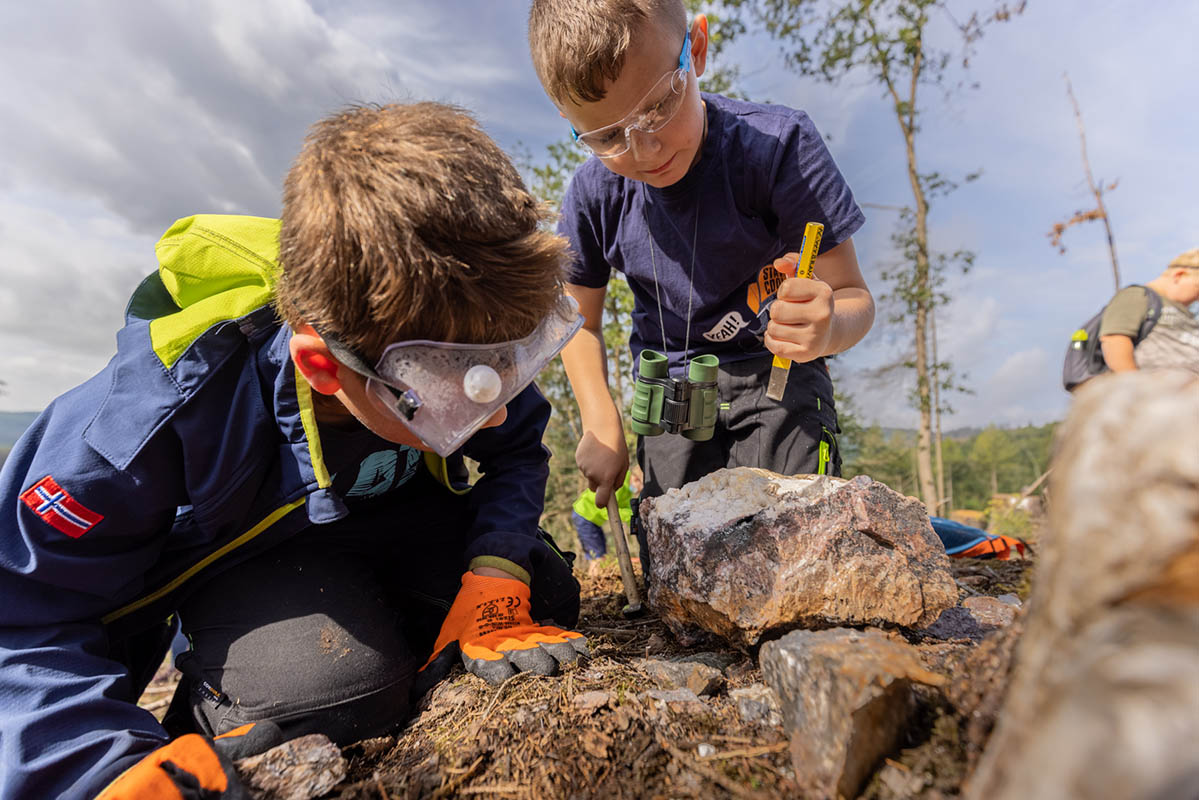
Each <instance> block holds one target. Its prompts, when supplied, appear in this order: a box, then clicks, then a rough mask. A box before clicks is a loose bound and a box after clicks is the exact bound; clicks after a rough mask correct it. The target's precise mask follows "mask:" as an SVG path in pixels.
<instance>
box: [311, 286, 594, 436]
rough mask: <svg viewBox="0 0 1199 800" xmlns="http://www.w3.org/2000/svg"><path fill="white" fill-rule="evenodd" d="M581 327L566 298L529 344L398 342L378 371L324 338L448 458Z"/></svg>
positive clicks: (369, 388)
mask: <svg viewBox="0 0 1199 800" xmlns="http://www.w3.org/2000/svg"><path fill="white" fill-rule="evenodd" d="M582 325H583V317H582V316H581V315H580V314H579V304H578V303H577V302H575V300H574V298H573V297H570V296H568V295H562V296H561V297H560V298H559V300H558V302H557V304H556V305H555V307H554V309H553V310H552V311H551V312H550V314H549V315H548V316H547V317H546V318H545V319H544V320H542V321H541V323H540V324H539V325H538V326H537V328H536V329H535V330H534V331H533V332H532V333H530V334H529V335H528V336H526V337H524V338H523V339H516V340H514V341H510V342H497V343H495V344H461V343H458V342H432V341H427V340H423V339H422V340H414V341H410V342H396V343H395V344H391V345H388V346H387V349H386V350H384V351H383V355H382V356H381V357H380V358H379V362H378V363H377V364H376V365H375V367H374V369H371V367H370V366H369V365H367V364H366V362H365V361H363V359H362V358H361V357H360V356H358V354H357V353H355V352H354V351H353V350H351V349H349V348H347V347H346V346H345V345H343V344H341V343H340V342H338V341H337V339H336V338H335V337H330V336H325V335H324V334H322V338H323V339H324V341H325V344H326V345H327V346H328V348H329V352H331V353H332V354H333V356H334V357H335V358H336V359H337V360H338V361H339V362H341V363H342V364H344V365H345V366H346V367H349V368H350V369H351V370H353V371H354V372H357V373H358V374H360V375H362V376H363V377H365V378H366V379H367V380H366V389H367V392H369V393H370V394H371V395H372V396H373V397H374V398H375V399H376V400H378V401H379V403H380V404H381V405H382V406H383V407H384V408H386V409H387V410H388V411H389V412H391V413H392V414H394V415H395V416H396V417H397V418H398V419H400V420H402V421H403V422H404V424H405V425H406V426H407V427H408V428H409V430H411V431H412V432H413V433H415V434H416V435H417V436H419V437H420V439H421V441H423V442H424V443H425V444H426V445H428V446H429V447H431V448H432V449H433V450H434V451H435V452H436V453H437V454H438V455H440V456H443V457H444V456H448V455H449V454H450V453H452V452H454V451H455V450H457V449H458V448H459V447H461V446H462V443H463V442H465V441H466V440H467V439H469V438H470V437H471V436H473V435H474V434H475V433H476V432H477V431H478V430H479V429H480V428H481V427H482V426H483V424H484V423H485V422H487V420H489V419H491V418H492V417H493V416H495V414H496V412H498V411H499V410H500V409H501V408H503V407H504V406H506V405H507V404H508V402H509V401H511V400H512V398H514V397H516V395H518V394H519V393H520V392H521V390H522V389H524V388H525V387H526V386H528V385H529V384H530V383H532V381H533V378H535V377H536V376H537V373H538V372H540V371H541V370H542V369H543V368H544V367H545V366H546V365H547V364H548V363H549V362H550V361H551V360H552V359H553V358H554V356H556V355H558V353H559V352H560V351H561V350H562V348H563V347H565V346H566V343H567V342H569V341H570V337H572V336H574V334H575V332H576V331H577V330H578V329H579V328H580V327H582Z"/></svg>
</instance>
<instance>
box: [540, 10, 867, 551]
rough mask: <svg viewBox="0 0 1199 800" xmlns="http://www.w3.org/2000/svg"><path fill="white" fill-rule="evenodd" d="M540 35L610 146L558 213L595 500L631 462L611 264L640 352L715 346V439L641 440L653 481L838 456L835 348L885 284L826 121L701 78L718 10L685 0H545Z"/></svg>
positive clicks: (678, 481) (567, 111) (582, 456)
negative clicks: (612, 384)
mask: <svg viewBox="0 0 1199 800" xmlns="http://www.w3.org/2000/svg"><path fill="white" fill-rule="evenodd" d="M529 43H530V47H531V49H532V55H533V64H534V66H535V68H536V69H537V74H538V76H539V77H540V79H541V83H542V86H543V87H544V88H545V90H546V93H547V94H548V95H549V97H550V99H551V100H552V101H553V102H554V104H555V105H556V106H557V108H558V110H559V112H560V113H561V114H562V116H563V117H565V118H566V120H567V121H568V122H569V123H570V124H571V132H572V136H573V137H574V138H575V140H576V141H577V142H578V143H579V144H580V145H581V146H583V147H584V148H585V149H587V150H588V151H589V152H590V153H591V154H592V155H594V156H595V157H594V158H591V159H589V160H588V161H587V162H585V163H584V164H583V165H582V166H581V167H579V169H578V171H577V172H576V173H575V175H574V177H573V179H572V180H571V182H570V185H569V187H568V188H567V191H566V195H565V198H564V200H563V203H562V215H561V220H560V223H559V231H560V232H561V233H563V234H565V235H566V236H567V237H568V238H569V239H570V241H571V245H572V248H571V249H572V252H573V255H574V256H575V260H574V261H573V263H572V264H571V265H570V267H569V268H568V270H567V286H566V290H567V292H568V293H569V294H570V295H572V296H573V297H574V298H576V299H577V300H578V301H579V304H580V307H581V311H582V313H583V316H584V318H585V322H584V323H583V330H582V332H581V333H580V335H579V336H577V337H575V339H574V340H573V341H572V342H571V344H570V345H568V346H567V347H566V349H565V350H563V352H562V360H563V363H564V364H565V366H566V370H567V374H568V375H569V377H570V380H571V385H572V388H573V389H574V393H575V397H576V398H577V400H578V404H579V410H580V412H581V415H582V420H583V438H582V440H581V441H580V443H579V445H578V448H577V450H576V453H575V458H576V461H577V462H578V465H579V469H580V470H581V471H582V472H583V474H584V475H585V476H586V477H587V480H588V484H589V485H590V486H591V488H593V489H594V490H595V493H596V502H597V504H598V505H599V506H600V507H603V506H604V505H605V504H606V503H607V500H608V495H609V492H610V491H611V490H612V488H613V487H615V486H619V485H620V484H621V481H622V479H623V476H624V473H625V471H626V470H627V468H628V450H627V448H626V445H625V438H624V432H623V428H622V423H621V415H620V411H619V410H618V408H617V407H616V405H615V404H614V403H613V401H612V399H611V395H610V394H609V391H608V386H607V376H606V370H605V368H604V365H605V349H604V340H603V335H602V332H601V323H602V314H603V301H604V294H605V287H606V285H607V282H608V279H609V276H610V273H611V270H613V269H616V270H619V271H621V272H623V273H624V274H625V277H626V278H627V280H628V283H629V287H630V288H631V289H632V292H633V297H634V310H633V330H632V335H631V339H630V346H631V348H632V351H633V356H634V358H635V359H636V358H639V357H640V355H641V353H642V352H643V351H644V350H646V349H647V348H648V349H653V350H657V349H658V348H661V352H662V353H664V354H665V355H666V357H667V361H668V367H669V371H670V374H671V375H674V376H682V375H686V374H687V364H688V362H689V361H691V360H693V359H694V358H695V357H697V356H706V355H714V356H717V357H718V358H719V362H720V369H719V372H718V373H717V375H716V388H717V391H718V397H719V400H720V401H722V410H721V411H720V412H719V415H718V417H717V420H716V424H715V429H714V432H713V435H712V436H711V438H709V439H707V440H706V441H699V440H693V439H690V438H686V437H684V436H675V435H665V436H641V437H640V438H639V440H638V444H637V457H638V461H639V462H640V464H641V466H642V468H643V470H644V472H645V488H644V490H643V493H642V496H643V497H653V496H654V495H659V494H662V493H663V492H664V491H666V490H667V489H670V488H673V487H678V486H682V485H683V484H684V483H687V482H690V481H693V480H696V479H698V478H700V477H702V476H703V475H706V474H708V473H710V472H712V471H714V470H717V469H720V468H722V467H734V466H756V467H764V468H767V469H771V470H774V471H776V472H780V473H784V474H794V473H800V472H805V473H829V474H839V470H840V458H839V456H838V454H837V450H836V440H835V433H836V432H837V431H838V427H837V417H836V412H835V410H834V406H833V388H832V382H831V380H830V378H829V373H828V369H827V368H826V366H825V363H824V358H825V356H829V355H832V354H834V353H839V352H842V351H843V350H846V349H848V348H849V347H851V346H853V345H854V344H855V343H857V342H858V341H859V340H860V339H861V338H862V337H863V336H865V334H866V332H867V331H868V330H869V329H870V326H871V324H872V323H873V319H874V301H873V299H872V297H871V294H870V291H869V289H868V288H867V286H866V282H865V280H864V279H863V277H862V274H861V272H860V270H859V268H858V262H857V257H856V255H855V254H854V247H853V241H852V239H851V237H852V235H853V233H854V232H855V231H857V229H858V228H859V227H861V225H862V224H863V221H864V217H863V216H862V212H861V210H860V209H859V208H858V206H857V204H856V203H855V202H854V199H853V194H852V192H850V189H849V186H848V185H846V183H845V181H844V179H843V178H842V177H841V174H840V172H839V171H838V169H837V166H836V164H835V163H834V162H833V159H832V157H831V156H830V155H829V152H828V150H827V149H826V148H825V146H824V143H823V141H822V139H821V137H820V134H819V133H818V132H817V131H816V129H815V127H814V126H813V124H812V122H811V120H810V119H808V117H807V115H806V114H804V113H803V112H801V111H794V110H792V109H789V108H785V107H782V106H768V105H759V104H756V103H748V102H743V101H740V100H732V99H730V98H727V97H722V96H720V95H716V94H710V93H706V92H700V90H699V86H698V80H699V76H700V75H702V74H703V71H704V66H705V63H706V58H707V47H708V24H707V19H706V18H705V17H704V16H703V15H699V16H697V17H696V18H695V20H694V21H693V22H692V23H691V24H690V25H688V24H687V14H686V9H685V8H684V6H683V3H682V0H587V1H586V2H579V0H533V4H532V8H531V11H530V14H529ZM582 54H585V55H582ZM808 222H819V223H822V224H823V226H824V235H823V248H822V249H821V252H820V254H819V255H818V257H817V258H816V260H815V274H814V277H812V278H811V279H808V278H802V277H787V276H788V275H791V276H794V275H795V268H796V260H797V259H798V251H799V250H800V245H801V242H802V240H803V234H804V229H805V225H806V224H807V223H808ZM772 353H773V354H777V355H779V356H783V357H785V358H788V359H791V360H792V361H794V362H795V365H794V367H793V368H792V369H791V370H790V374H789V378H788V384H789V385H788V386H787V388H786V391H785V392H784V394H783V399H782V401H781V402H776V401H775V400H771V399H769V398H766V397H764V393H765V390H766V388H767V382H768V378H769V375H770V370H771V364H772V355H771V354H772ZM648 555H649V554H648V552H647V550H646V543H645V542H644V541H642V557H643V559H644V558H645V557H646V556H648Z"/></svg>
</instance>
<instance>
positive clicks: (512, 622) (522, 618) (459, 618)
mask: <svg viewBox="0 0 1199 800" xmlns="http://www.w3.org/2000/svg"><path fill="white" fill-rule="evenodd" d="M529 609H530V604H529V587H528V585H527V584H526V583H525V582H524V581H521V580H517V579H516V578H493V577H490V576H484V575H476V574H475V573H473V572H467V573H466V574H465V575H463V576H462V588H461V589H459V590H458V596H457V597H455V598H454V604H453V605H452V606H450V613H449V614H448V615H447V616H446V618H445V622H443V623H442V625H441V633H439V634H438V636H437V644H435V645H434V646H433V655H432V656H431V657H430V658H429V660H428V661H427V662H426V663H425V665H424V666H423V667H421V674H420V676H419V677H418V679H417V687H418V688H417V691H416V694H417V696H418V697H419V696H420V695H421V694H423V693H424V691H425V690H427V689H428V688H429V687H431V686H432V685H433V684H434V683H436V682H437V681H439V680H440V679H441V678H444V677H445V676H446V675H447V674H449V671H450V667H451V666H452V664H453V659H454V657H455V655H457V654H458V653H461V655H462V663H463V664H465V665H466V669H467V670H468V671H470V672H473V673H474V674H476V675H478V676H479V677H480V678H482V679H483V680H485V681H487V682H488V683H492V684H496V683H502V682H503V681H504V680H505V679H507V678H508V677H510V676H511V675H513V674H515V673H516V671H517V670H520V671H522V672H534V673H537V674H539V675H552V674H554V673H555V672H556V671H557V669H558V665H559V664H567V663H570V662H572V661H575V660H576V659H577V658H578V657H579V656H580V655H583V656H585V655H587V638H586V637H585V636H583V634H581V633H576V632H575V631H567V630H563V629H562V628H556V627H553V626H551V625H538V624H537V623H535V622H533V618H532V617H531V616H530V615H529Z"/></svg>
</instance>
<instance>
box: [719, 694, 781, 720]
mask: <svg viewBox="0 0 1199 800" xmlns="http://www.w3.org/2000/svg"><path fill="white" fill-rule="evenodd" d="M729 699H730V700H732V701H733V702H734V703H736V705H737V713H739V714H740V715H741V719H742V720H743V721H744V722H747V723H751V724H752V723H763V724H765V725H772V726H778V725H781V724H782V721H783V716H782V712H781V711H780V709H779V701H778V698H776V697H775V696H774V692H772V691H770V687H769V686H766V685H765V684H763V683H755V684H752V685H750V686H747V687H745V688H744V689H731V690H730V691H729Z"/></svg>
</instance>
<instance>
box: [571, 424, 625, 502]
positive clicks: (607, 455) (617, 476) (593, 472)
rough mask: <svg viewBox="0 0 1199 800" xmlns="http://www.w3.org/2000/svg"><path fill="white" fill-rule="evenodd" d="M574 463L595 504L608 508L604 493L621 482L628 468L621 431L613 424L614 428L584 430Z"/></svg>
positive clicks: (618, 425) (609, 492) (607, 494)
mask: <svg viewBox="0 0 1199 800" xmlns="http://www.w3.org/2000/svg"><path fill="white" fill-rule="evenodd" d="M575 463H576V464H578V465H579V471H580V472H582V473H583V477H584V478H586V479H587V488H588V489H591V490H593V491H594V492H595V504H596V506H597V507H599V508H607V507H608V496H609V495H610V494H611V493H612V491H613V490H614V489H615V488H616V487H617V486H620V485H622V484H623V483H624V474H625V472H627V471H628V469H629V448H628V445H626V444H625V441H624V431H623V430H622V429H621V427H620V424H619V423H617V425H616V427H615V430H586V431H584V432H583V438H582V439H581V440H580V441H579V446H578V447H576V448H575Z"/></svg>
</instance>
